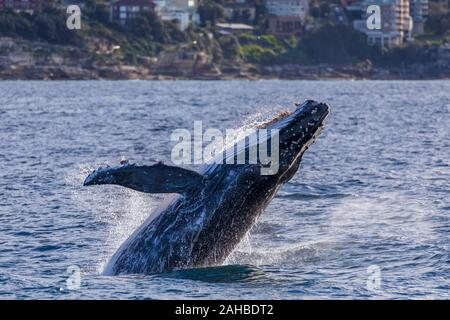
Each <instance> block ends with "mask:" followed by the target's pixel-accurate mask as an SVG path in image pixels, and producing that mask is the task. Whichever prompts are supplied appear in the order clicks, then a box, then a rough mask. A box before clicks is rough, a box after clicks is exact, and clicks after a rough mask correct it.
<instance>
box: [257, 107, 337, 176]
mask: <svg viewBox="0 0 450 320" xmlns="http://www.w3.org/2000/svg"><path fill="white" fill-rule="evenodd" d="M329 113H330V107H329V105H328V104H326V103H319V102H316V101H313V100H307V101H305V102H304V103H303V104H301V105H297V108H296V109H295V110H294V111H293V112H284V113H282V114H280V115H279V116H277V117H275V118H274V119H272V120H271V121H269V122H268V123H266V125H265V126H264V127H265V128H267V129H268V130H272V131H273V130H274V129H275V130H277V131H278V138H279V144H278V150H272V151H275V152H277V151H278V154H279V156H278V158H279V159H278V171H277V174H278V175H279V176H286V175H288V176H290V173H292V175H293V173H295V171H297V168H298V164H299V163H300V160H301V157H302V155H303V153H304V152H305V151H306V150H307V149H308V147H309V146H310V145H311V144H312V143H313V142H314V141H315V139H316V138H317V136H318V135H319V134H320V132H321V130H322V128H323V126H324V120H325V119H326V118H327V116H328V114H329ZM289 178H290V177H289Z"/></svg>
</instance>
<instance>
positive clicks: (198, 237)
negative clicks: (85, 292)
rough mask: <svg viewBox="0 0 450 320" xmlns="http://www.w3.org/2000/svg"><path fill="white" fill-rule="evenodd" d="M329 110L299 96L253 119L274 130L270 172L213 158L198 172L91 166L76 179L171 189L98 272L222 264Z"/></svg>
mask: <svg viewBox="0 0 450 320" xmlns="http://www.w3.org/2000/svg"><path fill="white" fill-rule="evenodd" d="M329 110H330V107H329V106H328V105H327V104H325V103H318V102H315V101H312V100H307V101H305V102H304V103H303V104H302V105H297V108H296V109H295V110H294V111H293V112H288V113H283V114H281V115H280V116H278V117H275V118H273V119H272V120H270V121H268V122H266V123H265V124H263V125H262V126H261V127H262V128H266V129H268V130H277V132H278V134H279V150H278V151H279V157H278V159H279V160H278V161H279V163H278V171H277V172H276V173H275V174H270V175H262V174H261V171H260V169H261V166H262V165H263V164H261V163H256V164H228V163H213V164H210V165H207V166H205V167H204V168H202V169H201V170H200V171H199V172H196V171H192V170H189V169H184V168H181V167H175V166H170V165H165V164H163V163H157V164H154V165H147V166H138V165H133V164H128V163H124V164H123V165H121V166H118V167H106V168H99V169H97V170H95V171H94V172H92V173H91V174H90V175H89V176H88V177H87V178H86V179H85V181H84V185H86V186H91V185H102V184H115V185H120V186H123V187H127V188H131V189H134V190H137V191H140V192H147V193H171V194H176V195H175V196H174V197H173V198H172V199H171V200H170V201H168V202H166V203H164V204H163V206H162V207H161V208H160V209H159V210H158V212H157V213H154V214H152V215H150V217H149V218H148V219H147V220H146V221H144V223H143V224H142V225H141V226H140V227H138V229H137V230H135V231H134V232H133V233H132V234H131V236H130V237H129V238H128V239H127V240H126V241H125V242H124V243H123V244H122V245H121V246H120V247H119V249H118V250H117V251H116V253H115V254H114V255H113V256H112V258H111V259H110V261H109V263H108V264H107V266H106V267H105V270H104V271H103V274H105V275H118V274H138V273H144V274H150V273H161V272H168V271H171V270H176V269H186V268H196V267H206V266H212V265H218V264H221V263H223V262H224V261H225V259H226V258H227V257H228V256H229V254H230V253H231V252H232V251H233V249H234V248H235V247H236V246H237V245H238V243H239V242H240V240H241V239H242V238H243V237H244V236H245V235H246V234H247V233H248V232H249V230H250V229H251V228H252V226H253V225H254V224H255V222H256V220H257V218H258V216H259V215H260V214H261V213H262V212H263V210H264V209H265V208H266V207H267V205H268V204H269V203H270V201H271V200H272V198H273V197H274V196H275V194H276V193H277V191H278V189H279V188H280V187H281V186H282V185H283V184H284V183H286V182H287V181H289V180H290V179H291V178H292V177H293V176H294V175H295V173H296V172H297V170H298V168H299V165H300V161H301V159H302V156H303V154H304V152H305V151H306V150H307V149H308V147H309V146H310V145H311V144H312V143H313V142H314V141H315V139H316V137H317V136H318V135H319V133H320V132H321V130H322V128H323V126H324V120H325V118H326V117H327V116H328V114H329ZM245 146H246V148H244V152H248V150H247V149H248V148H249V146H248V145H245Z"/></svg>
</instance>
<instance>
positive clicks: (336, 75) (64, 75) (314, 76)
mask: <svg viewBox="0 0 450 320" xmlns="http://www.w3.org/2000/svg"><path fill="white" fill-rule="evenodd" d="M137 68H139V67H137ZM313 68H314V67H313ZM315 68H318V69H320V67H315ZM330 69H332V68H330V67H327V71H323V72H317V73H311V74H310V75H302V76H295V75H286V76H283V75H280V74H279V73H278V74H257V73H248V72H246V73H240V74H194V75H173V74H164V73H159V74H148V73H147V74H140V73H136V72H130V71H124V70H120V69H119V70H115V71H111V70H110V71H109V72H107V73H108V75H107V76H104V75H102V74H101V73H102V72H105V71H104V70H102V72H99V71H98V70H91V69H81V68H71V67H61V68H58V67H49V68H42V67H34V68H13V69H10V70H1V69H0V81H8V80H22V81H27V80H43V81H64V80H80V81H83V80H84V81H87V80H105V81H120V80H159V81H165V80H169V81H173V80H205V81H224V80H226V81H233V80H250V81H258V80H292V81H296V80H309V81H314V80H317V81H323V80H351V81H355V80H379V81H382V80H387V81H390V80H418V81H420V80H450V74H448V75H447V74H438V75H435V74H413V73H401V72H399V71H397V70H395V71H392V70H390V69H377V70H375V71H370V72H367V74H354V73H343V72H341V71H339V70H338V69H337V70H335V69H332V70H331V71H330Z"/></svg>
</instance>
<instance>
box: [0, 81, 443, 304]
mask: <svg viewBox="0 0 450 320" xmlns="http://www.w3.org/2000/svg"><path fill="white" fill-rule="evenodd" d="M304 99H315V100H320V101H325V102H328V103H329V104H330V105H331V107H332V113H331V115H330V117H329V118H328V120H327V125H326V128H325V130H324V131H323V132H322V135H321V136H320V137H319V139H318V140H317V141H316V143H315V144H314V145H313V146H312V147H311V148H310V149H309V150H308V151H307V153H306V154H305V156H304V158H303V161H302V164H301V168H300V170H299V172H298V173H297V175H296V176H295V177H294V178H293V179H292V180H291V181H290V182H289V183H287V184H286V185H285V186H284V187H283V188H282V189H281V190H280V191H279V193H278V195H277V196H276V198H275V199H274V200H273V201H272V203H271V204H270V206H269V207H268V208H267V210H266V211H265V212H264V214H263V215H262V216H261V217H260V219H259V221H258V223H257V225H256V226H255V227H254V228H253V230H252V231H251V233H250V234H249V235H248V236H247V237H246V238H245V239H243V240H242V243H241V244H240V246H239V247H238V248H237V249H236V250H235V252H233V254H232V255H231V256H230V257H229V259H228V260H227V262H226V263H225V264H224V265H223V266H215V267H211V268H204V269H192V270H180V271H175V272H171V273H166V274H159V275H130V276H114V277H111V276H103V275H101V271H102V269H103V267H104V266H105V263H106V262H107V261H108V259H109V258H110V257H111V255H112V254H113V253H114V252H115V250H116V249H117V248H118V246H119V245H120V244H121V242H122V241H123V240H125V239H126V238H127V236H128V235H129V234H130V233H131V232H132V231H133V230H134V229H135V228H136V227H137V226H139V225H140V224H141V222H142V221H143V220H144V219H145V218H146V217H147V216H148V215H149V214H150V212H151V210H152V209H154V208H155V207H156V206H157V205H158V203H160V202H161V201H162V196H160V195H158V196H154V195H149V194H143V193H138V192H135V191H132V190H127V189H124V188H121V187H117V186H103V187H91V188H86V187H83V186H82V182H83V180H84V178H85V177H86V175H87V174H88V173H89V172H90V171H91V170H93V169H94V168H97V167H98V166H100V165H104V164H112V165H116V164H118V162H119V160H120V159H121V158H122V157H126V158H127V159H130V160H131V161H134V162H138V163H152V162H154V161H156V160H163V161H165V162H166V163H167V162H170V154H171V149H172V147H173V146H174V143H173V142H171V141H170V133H171V132H172V131H173V130H175V129H179V128H186V129H188V130H190V131H192V130H193V121H199V120H202V121H203V127H204V129H206V128H219V129H221V130H225V129H226V128H247V127H249V126H252V124H254V123H256V122H258V121H261V120H263V119H267V118H270V117H271V116H273V115H274V114H276V113H277V112H279V111H281V110H289V109H293V108H294V106H293V103H294V102H295V101H302V100H304ZM194 168H195V167H194ZM449 240H450V81H429V82H427V81H424V82H423V81H417V82H409V81H392V82H376V81H356V82H354V81H323V82H322V81H316V82H314V81H255V82H250V81H231V82H222V81H217V82H198V81H189V82H188V81H186V82H185V81H173V82H169V81H167V82H166V81H165V82H158V81H149V82H147V81H128V82H84V81H82V82H0V298H2V299H36V298H37V299H171V298H175V299H183V298H194V299H196V298H204V299H205V298H206V299H215V298H224V299H229V298H230V299H231V298H235V299H240V298H245V299H266V298H275V299H315V298H318V299H330V298H337V299H352V298H353V299H380V298H388V299H420V298H426V299H430V298H432V299H449V298H450V279H449V275H450V247H449V245H450V241H449ZM78 270H79V271H80V274H79V276H80V277H77V275H78Z"/></svg>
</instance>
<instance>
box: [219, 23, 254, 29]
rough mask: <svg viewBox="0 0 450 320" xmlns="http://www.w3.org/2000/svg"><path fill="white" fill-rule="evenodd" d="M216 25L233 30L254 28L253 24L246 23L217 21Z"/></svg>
mask: <svg viewBox="0 0 450 320" xmlns="http://www.w3.org/2000/svg"><path fill="white" fill-rule="evenodd" d="M216 27H219V28H223V29H232V30H253V29H254V28H253V27H252V26H249V25H248V24H244V23H216Z"/></svg>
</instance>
